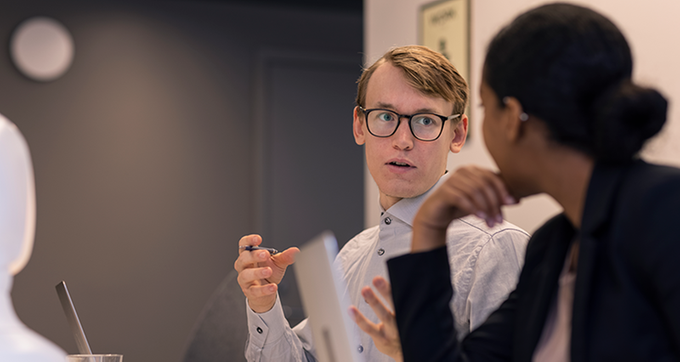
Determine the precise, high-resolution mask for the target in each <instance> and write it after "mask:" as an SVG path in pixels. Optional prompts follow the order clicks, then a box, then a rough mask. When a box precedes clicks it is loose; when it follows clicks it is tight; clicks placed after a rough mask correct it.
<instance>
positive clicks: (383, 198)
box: [380, 193, 403, 210]
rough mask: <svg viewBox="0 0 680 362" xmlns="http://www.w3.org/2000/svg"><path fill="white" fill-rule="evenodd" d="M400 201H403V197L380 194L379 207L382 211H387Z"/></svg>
mask: <svg viewBox="0 0 680 362" xmlns="http://www.w3.org/2000/svg"><path fill="white" fill-rule="evenodd" d="M401 200H403V197H394V196H388V195H385V194H383V193H380V206H382V208H383V210H387V209H389V208H390V207H392V206H394V204H396V203H397V202H399V201H401Z"/></svg>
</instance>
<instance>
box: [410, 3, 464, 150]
mask: <svg viewBox="0 0 680 362" xmlns="http://www.w3.org/2000/svg"><path fill="white" fill-rule="evenodd" d="M418 17H419V19H418V23H419V34H418V38H419V40H418V42H419V43H420V44H421V45H424V46H426V47H428V48H430V49H432V50H435V51H438V52H440V53H442V54H443V55H444V56H445V57H446V58H447V59H448V60H449V61H451V63H453V65H454V66H455V67H456V69H458V72H459V73H460V75H462V76H463V78H465V80H466V81H467V82H468V85H469V84H470V0H438V1H434V2H431V3H428V4H425V5H423V6H421V7H420V11H419V14H418ZM465 113H466V114H467V115H468V117H470V107H469V106H468V107H467V109H466V111H465ZM470 128H471V127H470V126H469V125H468V138H470V134H469V130H470Z"/></svg>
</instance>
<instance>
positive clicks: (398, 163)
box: [388, 161, 411, 167]
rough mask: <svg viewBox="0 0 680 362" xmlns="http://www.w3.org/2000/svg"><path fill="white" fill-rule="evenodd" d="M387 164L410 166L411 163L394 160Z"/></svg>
mask: <svg viewBox="0 0 680 362" xmlns="http://www.w3.org/2000/svg"><path fill="white" fill-rule="evenodd" d="M388 165H392V166H397V167H411V165H409V164H408V163H406V162H395V161H393V162H390V163H388Z"/></svg>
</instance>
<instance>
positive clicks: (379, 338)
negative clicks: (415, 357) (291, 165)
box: [349, 276, 403, 362]
mask: <svg viewBox="0 0 680 362" xmlns="http://www.w3.org/2000/svg"><path fill="white" fill-rule="evenodd" d="M373 285H374V286H375V288H376V289H377V290H378V292H379V293H380V295H382V296H383V298H385V300H386V301H387V303H389V305H390V306H389V308H388V307H386V306H385V304H384V303H383V302H382V301H381V300H380V299H379V298H378V296H376V295H375V293H374V292H373V289H371V287H368V286H367V287H364V288H363V289H361V295H362V296H363V297H364V299H365V300H366V302H367V303H368V305H370V306H371V308H372V309H373V312H375V314H376V315H377V316H378V319H380V323H378V324H375V323H373V322H371V321H370V320H368V319H367V318H366V317H365V316H364V315H363V314H362V313H361V312H360V311H359V310H358V309H357V307H355V306H351V307H350V308H349V314H350V316H351V317H352V319H353V320H354V322H355V323H356V324H357V325H358V326H359V328H361V330H362V331H364V332H366V333H367V334H368V335H369V336H371V338H372V339H373V343H375V346H376V347H377V348H378V351H380V352H382V353H384V354H386V355H388V356H390V357H392V358H393V359H394V360H395V361H397V362H401V361H403V356H402V353H401V342H400V341H399V331H398V330H397V320H396V319H395V317H394V312H393V310H394V305H393V303H392V289H391V287H390V283H388V282H387V280H385V278H383V277H380V276H378V277H375V278H373Z"/></svg>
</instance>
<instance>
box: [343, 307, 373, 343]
mask: <svg viewBox="0 0 680 362" xmlns="http://www.w3.org/2000/svg"><path fill="white" fill-rule="evenodd" d="M348 312H349V316H350V317H352V320H354V323H356V324H357V325H358V326H359V328H361V330H362V331H364V332H366V334H368V335H369V336H371V338H376V337H380V328H379V327H378V325H377V324H375V323H373V322H371V321H370V320H368V319H367V318H366V317H365V316H364V315H363V313H361V312H360V311H359V309H357V307H355V306H350V307H349V310H348Z"/></svg>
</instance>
